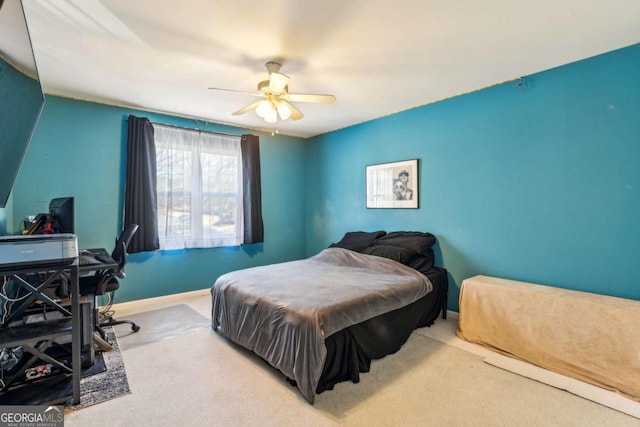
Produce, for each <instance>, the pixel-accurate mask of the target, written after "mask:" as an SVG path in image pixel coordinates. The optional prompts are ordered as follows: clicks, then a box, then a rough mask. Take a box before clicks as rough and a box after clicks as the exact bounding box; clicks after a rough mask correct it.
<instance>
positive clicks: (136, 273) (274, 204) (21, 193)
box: [6, 96, 306, 302]
mask: <svg viewBox="0 0 640 427" xmlns="http://www.w3.org/2000/svg"><path fill="white" fill-rule="evenodd" d="M129 114H134V115H137V116H144V117H148V118H149V119H150V120H151V121H152V122H157V123H164V124H169V125H176V126H183V127H188V128H195V127H196V122H195V121H194V120H191V119H184V118H177V117H172V116H167V115H161V114H153V113H148V112H144V111H136V110H128V109H123V108H118V107H111V106H106V105H102V104H95V103H88V102H81V101H75V100H69V99H64V98H58V97H51V96H47V99H46V104H45V108H44V111H43V113H42V116H41V118H40V122H39V123H38V127H37V129H36V132H35V134H34V137H33V140H32V142H31V145H30V147H29V150H28V152H27V155H26V157H25V159H24V163H23V165H22V167H21V169H20V173H19V174H18V178H17V180H16V185H15V187H14V189H13V192H12V202H11V204H10V205H8V206H9V208H11V209H12V213H13V215H12V218H13V220H9V215H6V216H7V229H8V232H14V233H15V232H18V231H19V222H20V221H21V220H22V219H23V218H24V217H25V216H26V215H29V214H35V213H38V212H47V211H48V204H49V200H51V199H52V198H54V197H63V196H74V197H75V201H76V234H77V235H78V244H79V246H80V247H81V248H92V247H105V248H108V249H112V248H113V245H114V239H115V236H116V235H117V234H118V233H119V231H120V230H121V227H122V209H123V187H124V184H123V183H124V172H125V165H126V160H125V155H126V131H127V127H126V121H127V117H128V115H129ZM198 126H199V128H200V129H203V128H204V123H203V122H199V123H198ZM207 129H208V130H212V131H218V132H225V133H229V134H234V135H240V134H243V133H254V134H258V133H256V132H250V131H248V130H245V129H240V128H234V127H227V126H221V125H214V124H208V125H207ZM258 135H259V136H260V150H261V153H260V157H261V170H262V185H263V193H262V198H263V216H264V224H265V243H264V244H258V245H248V246H243V247H240V248H214V249H194V250H182V251H158V252H154V253H144V254H133V255H131V256H129V258H128V264H127V267H126V271H127V278H126V280H125V281H123V282H122V285H121V288H120V290H119V291H118V293H117V302H123V301H128V300H134V299H140V298H146V297H152V296H160V295H168V294H173V293H178V292H185V291H190V290H197V289H204V288H207V287H210V286H211V285H212V284H213V282H214V281H215V279H216V278H217V277H218V276H219V275H220V274H222V273H224V272H227V271H230V270H236V269H240V268H246V267H250V266H254V265H263V264H269V263H274V262H282V261H289V260H292V259H299V258H301V257H302V256H304V252H305V233H304V232H305V207H304V198H303V197H302V196H301V195H302V194H304V191H305V190H304V188H305V187H304V181H305V174H304V161H305V147H306V142H305V140H302V139H299V138H293V137H286V136H280V135H276V136H275V137H272V136H271V135H269V134H258Z"/></svg>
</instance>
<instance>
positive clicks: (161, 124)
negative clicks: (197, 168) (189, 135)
mask: <svg viewBox="0 0 640 427" xmlns="http://www.w3.org/2000/svg"><path fill="white" fill-rule="evenodd" d="M149 122H150V123H151V124H152V125H158V126H164V127H167V128H175V129H183V130H190V131H193V132H207V133H212V134H214V135H221V136H242V135H233V134H230V133H222V132H213V131H210V130H200V129H190V128H186V127H184V126H176V125H165V124H164V123H156V122H152V121H149Z"/></svg>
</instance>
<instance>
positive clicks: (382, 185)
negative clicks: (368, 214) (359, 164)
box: [366, 159, 420, 209]
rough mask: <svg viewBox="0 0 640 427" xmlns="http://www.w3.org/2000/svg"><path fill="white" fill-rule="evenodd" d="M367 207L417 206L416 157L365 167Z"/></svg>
mask: <svg viewBox="0 0 640 427" xmlns="http://www.w3.org/2000/svg"><path fill="white" fill-rule="evenodd" d="M366 175H367V176H366V182H367V189H366V191H367V208H371V209H380V208H399V209H417V208H418V190H419V189H418V184H419V181H420V177H419V175H418V159H413V160H404V161H401V162H392V163H380V164H376V165H369V166H367V167H366Z"/></svg>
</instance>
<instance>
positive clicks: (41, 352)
mask: <svg viewBox="0 0 640 427" xmlns="http://www.w3.org/2000/svg"><path fill="white" fill-rule="evenodd" d="M61 274H65V275H68V280H69V285H70V290H69V291H70V300H71V311H70V312H69V310H68V309H67V308H68V306H67V307H64V306H63V305H61V304H59V303H58V302H56V301H54V300H53V299H52V298H50V297H48V296H47V295H46V294H44V293H43V291H44V290H45V288H47V287H49V286H50V285H51V284H52V283H53V282H54V281H55V280H56V279H58V278H60V276H61ZM78 275H79V270H78V262H77V259H76V260H75V261H74V262H73V263H60V264H55V265H50V264H47V265H41V264H37V263H33V264H29V265H26V266H21V267H15V268H6V269H0V277H10V278H11V279H12V280H13V281H14V283H16V284H18V286H20V287H21V288H22V289H25V290H26V291H28V292H29V294H28V296H27V297H26V298H25V300H24V301H22V304H21V305H19V306H18V307H16V311H15V313H16V314H15V315H16V316H17V315H18V314H19V313H20V311H19V310H21V309H22V308H23V306H26V305H27V304H29V303H30V302H32V301H34V300H35V299H36V298H38V299H39V300H41V301H42V302H43V303H45V304H46V305H47V306H49V307H50V308H52V309H54V310H57V311H59V312H60V313H62V317H61V318H56V319H51V320H43V321H38V322H34V323H26V324H23V325H18V326H7V325H8V324H9V323H11V321H12V318H13V316H9V318H8V319H7V320H6V322H5V325H4V326H6V327H3V328H0V348H11V347H16V346H21V347H22V348H23V349H24V350H25V351H26V352H27V353H29V354H31V358H30V359H29V361H28V362H27V366H26V368H29V367H30V366H32V365H33V364H35V363H36V362H37V360H44V361H46V362H50V363H51V364H53V365H55V366H57V367H58V368H60V369H61V370H62V371H63V372H66V375H71V380H72V384H73V392H72V396H71V397H72V403H73V404H79V403H80V377H81V372H82V369H81V354H80V353H81V336H80V332H81V319H80V298H79V296H80V292H79V287H78ZM41 276H42V278H43V280H42V283H39V284H35V285H34V284H32V283H33V281H34V279H36V278H37V279H39V278H40V277H41ZM12 312H13V307H12ZM12 314H13V313H12ZM69 334H70V335H71V366H69V364H68V363H64V362H62V361H59V360H56V359H53V358H51V357H49V356H48V355H47V354H45V350H46V349H47V348H48V347H49V346H50V345H51V344H53V343H54V342H55V340H56V339H57V338H58V337H62V336H68V335H69ZM25 357H26V355H25ZM24 369H25V367H24V366H23V369H21V370H19V372H17V373H15V374H14V375H13V376H12V377H11V378H5V383H4V384H5V385H4V387H2V393H1V394H0V396H1V395H4V394H5V393H8V392H10V391H11V388H12V387H11V385H12V384H14V383H15V382H16V381H18V380H19V379H20V378H19V377H21V375H22V374H23V372H24ZM32 384H34V385H35V384H36V382H33V383H32ZM29 385H30V384H29V383H26V384H21V385H20V387H29ZM9 399H11V398H9ZM65 400H66V398H65ZM7 403H9V404H19V403H20V402H11V401H9V402H7ZM48 403H49V404H58V403H63V401H55V402H48Z"/></svg>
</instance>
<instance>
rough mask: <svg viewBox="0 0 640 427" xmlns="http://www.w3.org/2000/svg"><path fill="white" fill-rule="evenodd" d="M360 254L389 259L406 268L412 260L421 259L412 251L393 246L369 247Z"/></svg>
mask: <svg viewBox="0 0 640 427" xmlns="http://www.w3.org/2000/svg"><path fill="white" fill-rule="evenodd" d="M362 253H363V254H367V255H375V256H380V257H384V258H389V259H392V260H394V261H398V262H400V263H402V264H404V265H408V266H411V263H412V262H414V260H416V259H418V258H420V257H422V255H420V254H419V253H417V252H415V251H412V250H411V249H408V248H403V247H401V246H393V245H374V246H369V247H368V248H365V249H364V250H363V251H362Z"/></svg>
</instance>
